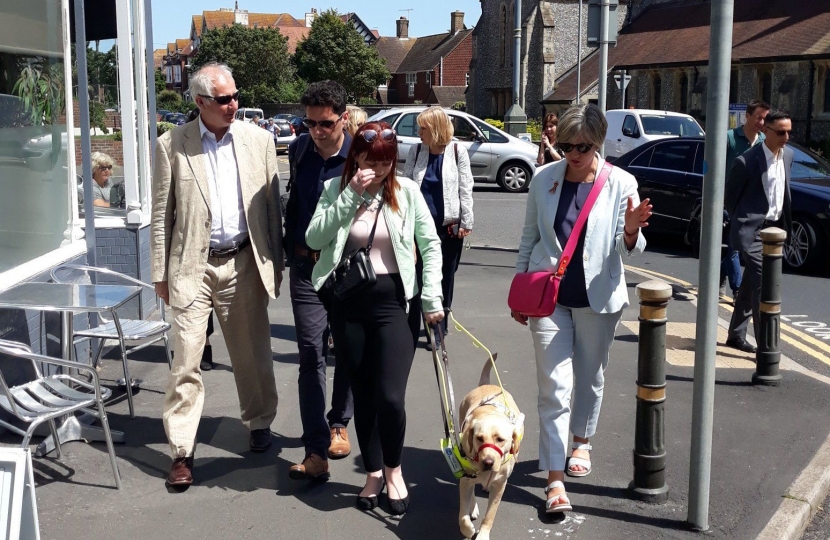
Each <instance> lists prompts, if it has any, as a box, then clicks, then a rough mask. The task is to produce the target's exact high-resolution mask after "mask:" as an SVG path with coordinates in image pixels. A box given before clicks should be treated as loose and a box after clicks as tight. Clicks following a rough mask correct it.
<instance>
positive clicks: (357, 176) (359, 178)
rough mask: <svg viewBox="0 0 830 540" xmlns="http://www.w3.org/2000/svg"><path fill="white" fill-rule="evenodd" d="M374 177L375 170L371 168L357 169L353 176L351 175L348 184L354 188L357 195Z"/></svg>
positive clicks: (361, 192)
mask: <svg viewBox="0 0 830 540" xmlns="http://www.w3.org/2000/svg"><path fill="white" fill-rule="evenodd" d="M374 179H375V171H373V170H372V169H358V170H357V172H356V173H354V176H352V179H351V181H350V182H349V185H350V186H351V187H352V189H353V190H355V193H357V194H358V195H363V192H364V191H366V188H367V187H368V186H369V184H371V183H372V182H373V181H374Z"/></svg>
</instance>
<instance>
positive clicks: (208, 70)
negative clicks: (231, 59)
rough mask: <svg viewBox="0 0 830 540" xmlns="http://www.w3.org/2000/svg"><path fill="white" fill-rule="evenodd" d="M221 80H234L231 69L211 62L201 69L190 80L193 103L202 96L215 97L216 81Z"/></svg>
mask: <svg viewBox="0 0 830 540" xmlns="http://www.w3.org/2000/svg"><path fill="white" fill-rule="evenodd" d="M220 79H227V80H230V81H232V80H233V72H232V71H231V68H229V67H228V66H226V65H225V64H220V63H218V62H210V63H209V64H205V65H204V66H202V67H200V68H199V71H197V72H196V73H194V74H193V77H191V78H190V96H191V97H192V98H193V101H194V102H195V101H196V97H197V96H199V95H200V94H201V95H205V96H213V90H214V89H215V88H216V81H218V80H220Z"/></svg>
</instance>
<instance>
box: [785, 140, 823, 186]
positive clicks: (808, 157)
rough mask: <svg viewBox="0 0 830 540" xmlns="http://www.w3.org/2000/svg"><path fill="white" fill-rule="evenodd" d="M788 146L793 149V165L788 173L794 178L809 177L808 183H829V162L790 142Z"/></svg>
mask: <svg viewBox="0 0 830 540" xmlns="http://www.w3.org/2000/svg"><path fill="white" fill-rule="evenodd" d="M789 147H790V148H791V149H792V151H793V167H792V169H791V171H790V174H791V175H792V178H793V179H794V180H806V179H810V180H811V182H810V183H820V184H824V185H830V163H828V162H827V161H825V160H824V159H822V158H821V157H819V156H817V155H815V154H809V153H807V152H805V151H803V150H802V149H801V148H799V147H797V146H794V145H792V144H791V145H789ZM813 180H817V182H813Z"/></svg>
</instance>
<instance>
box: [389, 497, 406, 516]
mask: <svg viewBox="0 0 830 540" xmlns="http://www.w3.org/2000/svg"><path fill="white" fill-rule="evenodd" d="M407 510H409V495H407V496H406V497H404V498H403V499H391V498H390V499H389V513H390V514H392V515H393V516H402V515H404V514H406V511H407Z"/></svg>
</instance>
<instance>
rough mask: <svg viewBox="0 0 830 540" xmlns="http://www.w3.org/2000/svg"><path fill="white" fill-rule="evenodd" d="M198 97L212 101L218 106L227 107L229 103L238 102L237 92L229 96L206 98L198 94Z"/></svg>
mask: <svg viewBox="0 0 830 540" xmlns="http://www.w3.org/2000/svg"><path fill="white" fill-rule="evenodd" d="M199 96H200V97H203V98H205V99H212V100H213V101H215V102H216V103H218V104H219V105H227V104H228V103H230V102H231V101H239V90H237V91H236V92H234V93H233V94H231V95H229V96H206V95H205V94H199Z"/></svg>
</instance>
